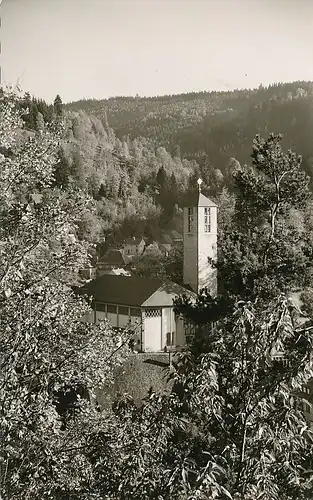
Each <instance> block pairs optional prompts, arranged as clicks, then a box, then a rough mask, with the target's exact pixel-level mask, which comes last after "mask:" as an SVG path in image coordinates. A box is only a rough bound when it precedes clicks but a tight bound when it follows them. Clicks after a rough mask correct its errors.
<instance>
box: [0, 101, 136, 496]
mask: <svg viewBox="0 0 313 500" xmlns="http://www.w3.org/2000/svg"><path fill="white" fill-rule="evenodd" d="M22 125H23V124H22V121H21V116H20V112H19V110H18V108H17V100H16V96H15V95H10V94H6V95H4V96H3V97H2V100H1V103H0V141H1V145H0V146H1V151H2V154H1V158H0V160H1V169H0V183H1V188H2V189H1V193H0V252H1V260H0V408H1V411H0V441H1V446H0V477H1V483H0V484H1V486H0V495H1V497H2V498H3V499H21V498H25V499H26V498H34V499H39V498H40V499H43V498H46V499H48V498H53V499H54V498H78V497H79V498H84V494H85V493H84V492H85V490H86V485H87V484H88V481H89V476H90V473H91V472H90V467H89V466H88V463H87V462H86V460H85V459H84V456H83V455H82V454H81V451H80V450H81V448H83V447H84V446H85V441H86V437H87V436H88V435H89V433H90V432H91V429H92V428H94V426H95V425H96V422H97V421H98V420H99V418H100V415H98V412H97V410H96V407H95V405H93V404H92V401H91V400H92V393H93V389H94V388H95V386H96V385H97V384H100V383H103V381H104V380H105V381H106V382H107V381H108V380H110V377H111V376H112V370H113V368H114V366H116V365H118V364H119V363H120V362H121V361H122V360H123V359H124V357H125V356H126V354H127V347H126V345H125V342H126V339H123V338H117V337H116V335H114V334H113V332H111V331H110V329H109V328H108V326H107V325H106V324H100V325H91V324H87V323H83V322H82V321H81V319H82V316H83V315H84V314H85V313H87V312H88V311H89V306H88V304H87V303H85V301H84V300H83V299H81V300H79V299H78V298H77V297H75V296H74V294H73V292H72V290H71V284H73V283H75V281H74V280H75V276H76V275H77V271H78V269H79V268H80V267H82V265H83V264H84V263H85V262H86V260H87V246H86V244H85V243H84V242H83V241H81V240H79V239H78V238H77V232H78V228H79V225H78V222H79V219H80V216H81V212H82V210H83V208H84V206H85V205H86V204H88V203H89V205H90V202H89V201H88V199H87V198H86V197H85V196H84V195H83V194H82V193H81V192H79V191H77V190H76V191H74V190H73V191H72V192H71V193H70V194H69V193H64V192H60V191H59V190H58V189H57V188H53V184H54V170H55V163H56V160H57V154H58V149H59V142H60V141H61V139H62V136H63V129H62V124H61V123H59V125H58V126H57V128H56V126H55V125H51V127H47V128H45V129H44V130H43V131H42V134H40V135H36V134H31V135H29V134H26V135H25V134H24V133H23V129H22ZM91 208H92V207H91V206H89V209H91Z"/></svg>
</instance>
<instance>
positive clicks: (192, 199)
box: [184, 190, 217, 207]
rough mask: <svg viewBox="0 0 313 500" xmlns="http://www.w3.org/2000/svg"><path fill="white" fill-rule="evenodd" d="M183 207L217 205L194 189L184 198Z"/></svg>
mask: <svg viewBox="0 0 313 500" xmlns="http://www.w3.org/2000/svg"><path fill="white" fill-rule="evenodd" d="M184 206H185V207H217V205H216V203H214V201H212V200H210V198H207V197H206V196H204V194H202V193H201V192H199V190H198V191H194V192H193V193H190V195H189V196H188V197H187V198H186V200H185V204H184Z"/></svg>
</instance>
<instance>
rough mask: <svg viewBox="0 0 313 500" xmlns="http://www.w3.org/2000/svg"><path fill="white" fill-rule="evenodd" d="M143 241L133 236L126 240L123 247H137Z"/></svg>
mask: <svg viewBox="0 0 313 500" xmlns="http://www.w3.org/2000/svg"><path fill="white" fill-rule="evenodd" d="M142 241H143V239H142V238H136V237H135V236H133V237H132V238H127V240H126V241H125V245H139V244H140V243H141V242H142Z"/></svg>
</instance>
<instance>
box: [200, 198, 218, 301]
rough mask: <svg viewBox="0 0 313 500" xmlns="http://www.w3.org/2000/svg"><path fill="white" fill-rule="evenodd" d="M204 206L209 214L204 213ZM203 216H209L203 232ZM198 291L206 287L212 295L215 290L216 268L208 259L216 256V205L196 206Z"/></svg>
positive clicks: (214, 293) (214, 258)
mask: <svg viewBox="0 0 313 500" xmlns="http://www.w3.org/2000/svg"><path fill="white" fill-rule="evenodd" d="M205 208H208V209H209V210H210V215H209V216H208V215H206V214H205ZM205 216H207V217H208V218H209V222H210V224H209V226H210V227H209V229H210V231H209V232H205ZM198 221H199V223H198V292H199V291H200V290H201V289H202V288H204V287H207V288H208V289H209V291H210V293H211V294H212V295H216V292H217V280H216V276H217V273H216V269H214V267H213V266H212V265H211V264H210V262H209V260H208V259H213V260H216V257H217V209H216V207H198Z"/></svg>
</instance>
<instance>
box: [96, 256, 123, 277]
mask: <svg viewBox="0 0 313 500" xmlns="http://www.w3.org/2000/svg"><path fill="white" fill-rule="evenodd" d="M125 265H126V260H125V258H124V255H123V252H121V250H115V249H111V250H108V252H106V254H105V255H104V256H103V257H102V258H101V259H99V261H98V262H97V276H102V275H103V274H108V273H109V272H111V271H112V270H113V269H123V268H124V267H125Z"/></svg>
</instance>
